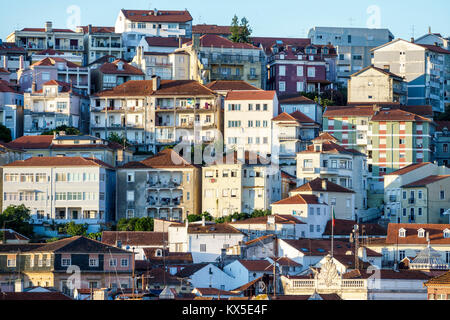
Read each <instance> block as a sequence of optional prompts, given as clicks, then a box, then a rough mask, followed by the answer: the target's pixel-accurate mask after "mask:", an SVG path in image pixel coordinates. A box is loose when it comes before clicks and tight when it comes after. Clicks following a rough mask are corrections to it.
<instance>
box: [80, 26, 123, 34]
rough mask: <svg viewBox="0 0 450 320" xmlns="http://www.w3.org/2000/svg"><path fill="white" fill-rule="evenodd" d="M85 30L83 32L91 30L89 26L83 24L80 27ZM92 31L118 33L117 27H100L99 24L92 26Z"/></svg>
mask: <svg viewBox="0 0 450 320" xmlns="http://www.w3.org/2000/svg"><path fill="white" fill-rule="evenodd" d="M80 28H81V29H82V30H83V33H85V34H86V33H88V32H89V26H81V27H80ZM91 30H92V31H91V32H92V33H116V28H115V27H98V26H91Z"/></svg>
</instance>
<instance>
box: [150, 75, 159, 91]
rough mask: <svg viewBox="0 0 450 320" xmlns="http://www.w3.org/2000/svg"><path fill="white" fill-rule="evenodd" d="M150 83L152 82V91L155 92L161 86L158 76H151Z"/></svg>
mask: <svg viewBox="0 0 450 320" xmlns="http://www.w3.org/2000/svg"><path fill="white" fill-rule="evenodd" d="M152 81H153V88H152V89H153V91H157V90H159V86H160V85H161V79H160V77H158V76H153V77H152Z"/></svg>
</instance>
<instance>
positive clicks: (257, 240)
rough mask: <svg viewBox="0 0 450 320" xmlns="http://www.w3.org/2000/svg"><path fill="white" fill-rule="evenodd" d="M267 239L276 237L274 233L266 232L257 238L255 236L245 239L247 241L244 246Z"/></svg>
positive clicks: (273, 239)
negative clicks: (266, 233) (251, 238)
mask: <svg viewBox="0 0 450 320" xmlns="http://www.w3.org/2000/svg"><path fill="white" fill-rule="evenodd" d="M267 239H270V240H272V241H275V240H276V239H277V236H275V235H273V234H268V235H265V236H262V237H259V238H256V239H253V240H250V241H247V242H246V243H245V245H246V246H250V245H252V244H255V243H261V242H262V243H264V242H263V241H264V240H267Z"/></svg>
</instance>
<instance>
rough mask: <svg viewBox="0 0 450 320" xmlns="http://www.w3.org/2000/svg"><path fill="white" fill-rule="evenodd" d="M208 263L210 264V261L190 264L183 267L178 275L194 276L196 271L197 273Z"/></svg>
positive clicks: (183, 276) (181, 276)
mask: <svg viewBox="0 0 450 320" xmlns="http://www.w3.org/2000/svg"><path fill="white" fill-rule="evenodd" d="M207 265H208V263H197V264H192V265H190V266H187V267H185V268H183V269H182V270H181V271H178V273H177V274H176V276H177V277H180V278H188V277H190V276H192V275H193V274H194V273H196V272H197V271H199V270H201V269H203V268H204V267H206V266H207Z"/></svg>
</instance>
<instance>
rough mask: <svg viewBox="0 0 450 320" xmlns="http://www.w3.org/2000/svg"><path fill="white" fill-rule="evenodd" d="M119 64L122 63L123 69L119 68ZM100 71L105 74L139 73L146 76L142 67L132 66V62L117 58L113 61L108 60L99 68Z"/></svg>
mask: <svg viewBox="0 0 450 320" xmlns="http://www.w3.org/2000/svg"><path fill="white" fill-rule="evenodd" d="M119 64H122V70H120V69H119ZM99 70H100V72H102V73H104V74H127V75H138V76H144V73H143V72H142V70H141V69H139V68H136V67H134V66H132V65H131V64H129V63H127V62H125V61H123V60H120V59H117V60H115V61H114V62H112V63H109V62H106V63H104V64H102V65H101V66H100V68H99Z"/></svg>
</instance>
